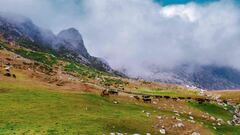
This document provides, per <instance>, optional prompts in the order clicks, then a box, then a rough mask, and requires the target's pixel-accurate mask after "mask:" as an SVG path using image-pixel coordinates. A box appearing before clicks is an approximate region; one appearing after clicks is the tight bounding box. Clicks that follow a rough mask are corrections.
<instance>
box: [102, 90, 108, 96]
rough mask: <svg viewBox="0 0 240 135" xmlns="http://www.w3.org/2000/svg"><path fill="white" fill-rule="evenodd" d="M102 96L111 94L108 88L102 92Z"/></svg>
mask: <svg viewBox="0 0 240 135" xmlns="http://www.w3.org/2000/svg"><path fill="white" fill-rule="evenodd" d="M101 96H102V97H105V96H109V93H108V91H107V90H103V91H102V93H101Z"/></svg>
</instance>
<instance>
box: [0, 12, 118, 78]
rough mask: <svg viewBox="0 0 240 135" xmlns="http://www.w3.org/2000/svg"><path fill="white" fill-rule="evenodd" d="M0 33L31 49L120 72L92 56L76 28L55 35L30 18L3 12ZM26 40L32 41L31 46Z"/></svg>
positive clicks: (0, 20) (0, 15) (100, 68)
mask: <svg viewBox="0 0 240 135" xmlns="http://www.w3.org/2000/svg"><path fill="white" fill-rule="evenodd" d="M0 33H2V34H3V37H4V38H6V39H7V40H9V41H11V40H15V41H18V42H19V43H20V44H21V45H23V46H24V45H28V46H27V47H30V48H31V49H35V50H36V49H42V50H46V51H54V52H55V54H58V55H61V56H63V57H65V58H68V59H72V60H74V61H76V62H80V63H83V64H85V65H88V66H91V67H94V68H96V69H99V70H102V71H107V72H111V73H118V72H116V71H114V70H113V69H112V68H111V67H110V66H109V65H108V63H107V62H106V61H104V60H102V59H101V58H97V57H94V56H91V55H90V54H89V53H88V52H87V49H86V48H85V45H84V42H83V39H82V36H81V34H80V33H79V31H78V30H76V29H74V28H69V29H66V30H63V31H61V32H60V33H59V34H58V35H54V34H53V32H52V31H50V30H46V29H43V28H40V27H38V26H36V25H35V24H34V23H33V22H32V21H31V20H30V19H29V18H26V17H23V16H19V15H9V14H7V15H6V14H3V13H1V14H0ZM26 42H30V43H31V46H29V44H26ZM118 74H119V73H118Z"/></svg>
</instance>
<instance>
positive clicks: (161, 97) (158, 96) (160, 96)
mask: <svg viewBox="0 0 240 135" xmlns="http://www.w3.org/2000/svg"><path fill="white" fill-rule="evenodd" d="M155 98H157V99H159V98H163V96H155Z"/></svg>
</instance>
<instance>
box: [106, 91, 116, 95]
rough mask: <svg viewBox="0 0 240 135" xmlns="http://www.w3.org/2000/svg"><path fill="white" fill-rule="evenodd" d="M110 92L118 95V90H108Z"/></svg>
mask: <svg viewBox="0 0 240 135" xmlns="http://www.w3.org/2000/svg"><path fill="white" fill-rule="evenodd" d="M108 93H109V94H110V95H118V91H117V90H108Z"/></svg>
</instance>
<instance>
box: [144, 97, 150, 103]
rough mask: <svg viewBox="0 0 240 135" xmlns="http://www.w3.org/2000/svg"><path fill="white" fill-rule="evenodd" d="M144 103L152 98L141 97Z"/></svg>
mask: <svg viewBox="0 0 240 135" xmlns="http://www.w3.org/2000/svg"><path fill="white" fill-rule="evenodd" d="M142 100H143V102H144V103H151V102H152V99H151V98H143V99H142Z"/></svg>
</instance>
